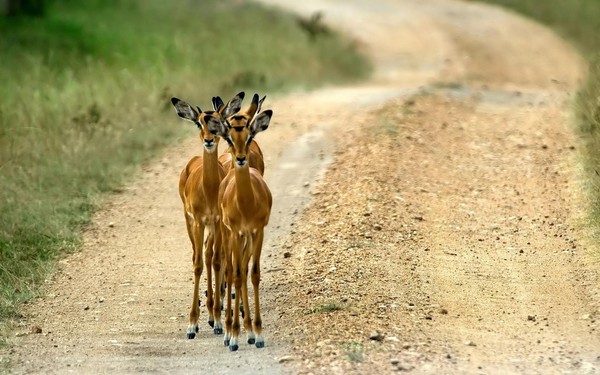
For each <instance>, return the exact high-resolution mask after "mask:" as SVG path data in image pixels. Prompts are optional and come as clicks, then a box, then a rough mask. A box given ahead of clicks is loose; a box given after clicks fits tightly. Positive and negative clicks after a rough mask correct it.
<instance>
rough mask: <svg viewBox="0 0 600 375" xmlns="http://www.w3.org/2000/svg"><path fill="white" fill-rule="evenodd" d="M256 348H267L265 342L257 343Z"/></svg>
mask: <svg viewBox="0 0 600 375" xmlns="http://www.w3.org/2000/svg"><path fill="white" fill-rule="evenodd" d="M256 347H257V348H264V347H265V342H264V341H257V342H256Z"/></svg>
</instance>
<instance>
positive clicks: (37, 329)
mask: <svg viewBox="0 0 600 375" xmlns="http://www.w3.org/2000/svg"><path fill="white" fill-rule="evenodd" d="M31 333H36V334H39V333H42V328H41V327H40V326H33V327H31Z"/></svg>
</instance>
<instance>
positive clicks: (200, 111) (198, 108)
mask: <svg viewBox="0 0 600 375" xmlns="http://www.w3.org/2000/svg"><path fill="white" fill-rule="evenodd" d="M196 109H197V110H198V114H200V113H202V110H201V109H200V107H198V106H196Z"/></svg>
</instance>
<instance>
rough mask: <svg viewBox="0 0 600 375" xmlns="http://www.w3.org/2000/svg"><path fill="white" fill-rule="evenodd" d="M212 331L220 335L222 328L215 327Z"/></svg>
mask: <svg viewBox="0 0 600 375" xmlns="http://www.w3.org/2000/svg"><path fill="white" fill-rule="evenodd" d="M213 332H214V333H215V335H222V334H223V328H215V329H214V330H213Z"/></svg>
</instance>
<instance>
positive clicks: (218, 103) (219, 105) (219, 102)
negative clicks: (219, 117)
mask: <svg viewBox="0 0 600 375" xmlns="http://www.w3.org/2000/svg"><path fill="white" fill-rule="evenodd" d="M224 106H225V103H223V99H221V97H220V96H215V97H214V98H213V108H214V110H215V111H217V112H219V113H221V110H222V109H224Z"/></svg>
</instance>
